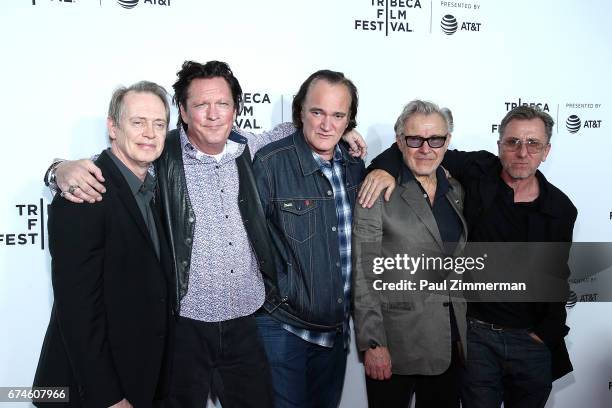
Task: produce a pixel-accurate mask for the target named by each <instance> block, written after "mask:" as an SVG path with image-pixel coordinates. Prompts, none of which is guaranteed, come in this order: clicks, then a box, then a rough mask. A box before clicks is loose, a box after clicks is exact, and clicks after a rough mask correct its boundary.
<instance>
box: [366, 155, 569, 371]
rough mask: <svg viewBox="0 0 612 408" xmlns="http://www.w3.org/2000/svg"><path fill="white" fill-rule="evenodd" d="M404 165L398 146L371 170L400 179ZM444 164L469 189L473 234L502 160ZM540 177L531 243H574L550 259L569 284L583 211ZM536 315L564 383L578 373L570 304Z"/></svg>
mask: <svg viewBox="0 0 612 408" xmlns="http://www.w3.org/2000/svg"><path fill="white" fill-rule="evenodd" d="M401 164H402V155H401V152H400V150H399V148H398V147H397V144H395V143H394V144H393V145H392V146H391V147H390V148H389V149H387V150H385V151H384V152H383V153H381V154H380V155H379V156H378V157H376V158H375V159H374V160H373V161H372V164H371V165H370V168H369V169H382V170H385V171H387V172H388V173H390V174H392V175H397V174H398V173H399V169H400V168H401ZM442 165H443V166H444V167H446V168H447V169H448V170H449V171H450V173H451V174H452V175H453V177H455V178H456V179H457V180H459V182H461V184H462V185H463V188H464V189H465V206H464V215H465V219H466V220H467V224H468V229H471V228H473V226H474V225H476V224H477V223H478V222H480V219H481V217H482V214H483V213H484V212H486V211H487V210H488V208H490V207H491V205H492V204H493V200H494V198H495V193H496V189H497V183H498V182H499V175H500V173H501V170H502V167H501V162H500V160H499V158H498V157H497V156H495V155H494V154H492V153H490V152H487V151H477V152H461V151H457V150H449V151H447V152H446V154H445V155H444V160H443V161H442ZM536 177H537V178H538V181H539V184H540V207H539V211H538V212H537V213H536V214H532V215H531V216H530V217H529V220H528V222H529V236H528V241H529V242H566V243H568V245H567V247H566V249H567V250H566V251H565V252H564V253H562V254H560V255H561V256H559V257H557V258H555V259H552V260H550V262H552V263H554V267H556V268H557V274H558V275H559V276H560V277H562V278H564V279H567V278H569V274H570V270H569V267H568V265H567V261H568V258H569V249H570V244H569V243H571V242H572V235H573V230H574V223H575V221H576V217H577V215H578V211H577V210H576V207H575V206H574V205H573V204H572V202H571V200H570V199H569V198H568V197H567V196H566V195H565V194H564V193H563V192H562V191H561V190H559V189H558V188H556V187H555V186H554V185H552V184H551V183H550V182H548V181H547V180H546V178H545V177H544V175H543V174H542V173H541V172H540V171H539V170H538V171H537V172H536ZM469 240H470V236H469V232H468V241H469ZM567 290H569V286H568V288H567ZM533 312H534V313H535V317H536V320H537V321H538V323H537V324H536V326H534V327H533V328H532V330H533V331H534V332H535V333H536V334H537V335H538V336H539V337H540V338H541V339H542V340H543V341H544V343H546V345H547V346H548V348H549V349H550V351H551V356H552V367H551V369H552V375H553V379H557V378H560V377H562V376H564V375H565V374H567V373H569V372H571V371H572V370H573V367H572V364H571V361H570V358H569V354H568V352H567V347H566V345H565V341H564V337H565V336H566V335H567V333H568V332H569V327H567V326H566V325H565V320H566V317H567V313H566V311H565V303H561V302H555V303H552V302H540V303H534V304H533ZM468 352H469V350H468Z"/></svg>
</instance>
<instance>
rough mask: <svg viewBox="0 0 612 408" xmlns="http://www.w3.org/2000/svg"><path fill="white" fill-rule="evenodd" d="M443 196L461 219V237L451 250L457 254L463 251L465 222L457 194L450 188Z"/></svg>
mask: <svg viewBox="0 0 612 408" xmlns="http://www.w3.org/2000/svg"><path fill="white" fill-rule="evenodd" d="M445 197H446V199H447V200H448V202H449V203H450V205H451V207H453V210H455V213H456V214H457V216H458V217H459V219H460V220H461V226H462V227H463V231H461V238H460V239H459V241H457V246H456V247H455V251H454V252H453V255H454V256H458V255H459V254H461V252H463V249H464V248H465V243H466V241H467V232H468V227H467V222H466V221H465V217H464V216H463V210H462V209H461V207H460V206H459V204H460V203H461V201H460V198H459V197H458V195H457V192H456V191H455V190H453V189H452V188H451V189H449V190H448V191H447V192H446V195H445Z"/></svg>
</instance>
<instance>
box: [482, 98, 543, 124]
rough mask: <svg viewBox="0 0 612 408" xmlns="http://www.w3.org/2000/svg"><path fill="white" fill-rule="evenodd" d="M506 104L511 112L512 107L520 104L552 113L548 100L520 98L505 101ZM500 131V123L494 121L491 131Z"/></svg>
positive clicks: (507, 109) (507, 110)
mask: <svg viewBox="0 0 612 408" xmlns="http://www.w3.org/2000/svg"><path fill="white" fill-rule="evenodd" d="M504 106H505V108H506V112H510V111H511V110H512V109H514V108H516V107H518V106H529V107H532V108H537V109H540V110H542V111H544V112H546V113H548V114H550V106H551V105H550V104H549V103H548V102H541V101H535V102H532V101H529V102H525V101H524V100H523V99H521V98H518V101H510V102H504ZM497 132H499V124H497V123H494V124H492V125H491V133H497Z"/></svg>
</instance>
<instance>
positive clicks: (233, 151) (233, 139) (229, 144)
mask: <svg viewBox="0 0 612 408" xmlns="http://www.w3.org/2000/svg"><path fill="white" fill-rule="evenodd" d="M179 135H180V141H181V148H182V150H183V152H186V153H187V154H189V155H190V156H191V157H193V158H195V159H198V160H203V161H205V162H207V161H211V162H215V163H220V162H221V161H227V160H230V159H234V158H236V157H237V156H239V155H240V154H242V151H243V148H242V146H241V145H245V144H247V139H246V138H245V137H244V136H241V135H240V134H238V133H237V132H236V131H234V129H232V131H231V133H230V135H229V137H228V139H227V141H226V142H225V146H224V147H223V152H222V153H223V155H222V156H220V157H219V158H218V159H217V158H216V157H215V156H216V155H215V156H213V155H210V154H207V153H204V152H202V151H200V149H198V148H197V147H196V146H195V145H194V144H193V143H191V142H190V141H189V137H188V136H187V132H185V129H183V127H182V126H181V127H180V128H179Z"/></svg>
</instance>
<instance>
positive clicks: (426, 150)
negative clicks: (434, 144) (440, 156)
mask: <svg viewBox="0 0 612 408" xmlns="http://www.w3.org/2000/svg"><path fill="white" fill-rule="evenodd" d="M430 151H431V147H430V146H429V143H427V140H423V144H422V145H421V147H419V152H420V153H423V154H427V153H429V152H430Z"/></svg>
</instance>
